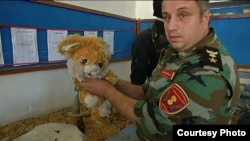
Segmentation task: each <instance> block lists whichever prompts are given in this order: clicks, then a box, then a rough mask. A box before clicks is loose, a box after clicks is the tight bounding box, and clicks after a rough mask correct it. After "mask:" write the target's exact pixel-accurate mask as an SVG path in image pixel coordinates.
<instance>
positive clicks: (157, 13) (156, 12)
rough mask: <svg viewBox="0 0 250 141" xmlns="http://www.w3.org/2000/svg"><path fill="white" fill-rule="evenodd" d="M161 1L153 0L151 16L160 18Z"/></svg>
mask: <svg viewBox="0 0 250 141" xmlns="http://www.w3.org/2000/svg"><path fill="white" fill-rule="evenodd" d="M161 3H162V0H153V10H154V13H153V16H156V17H159V18H162V11H161Z"/></svg>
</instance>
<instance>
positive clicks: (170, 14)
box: [162, 0, 210, 51]
mask: <svg viewBox="0 0 250 141" xmlns="http://www.w3.org/2000/svg"><path fill="white" fill-rule="evenodd" d="M162 13H163V19H164V28H165V33H166V36H167V39H168V41H169V42H170V43H171V45H172V46H173V48H174V49H176V50H177V51H185V50H188V49H190V48H192V47H193V46H194V45H195V44H196V43H198V42H199V41H200V40H201V39H202V38H203V37H204V36H206V35H207V33H208V30H209V18H210V12H209V11H206V12H205V13H204V14H203V15H202V16H201V14H200V8H199V6H198V5H197V3H196V2H195V1H191V0H183V1H179V0H178V1H177V0H176V1H174V0H165V1H163V3H162Z"/></svg>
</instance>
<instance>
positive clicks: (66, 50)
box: [58, 34, 111, 81]
mask: <svg viewBox="0 0 250 141" xmlns="http://www.w3.org/2000/svg"><path fill="white" fill-rule="evenodd" d="M58 52H59V53H61V54H63V55H64V56H66V57H67V68H68V70H69V73H70V75H71V76H72V77H74V78H76V79H77V80H79V81H82V80H84V79H85V78H93V79H95V78H103V77H104V76H105V75H106V74H107V71H108V66H109V61H110V59H111V51H110V46H109V45H108V44H107V43H106V42H105V41H104V40H103V39H102V38H100V37H92V36H81V35H79V34H72V35H69V36H68V37H66V38H65V39H63V40H62V41H61V42H60V43H59V45H58Z"/></svg>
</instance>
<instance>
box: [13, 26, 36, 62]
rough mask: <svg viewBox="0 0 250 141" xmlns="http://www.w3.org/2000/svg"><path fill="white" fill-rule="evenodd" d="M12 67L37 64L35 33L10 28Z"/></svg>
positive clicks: (30, 30)
mask: <svg viewBox="0 0 250 141" xmlns="http://www.w3.org/2000/svg"><path fill="white" fill-rule="evenodd" d="M11 39H12V45H13V63H14V66H17V65H24V64H31V63H37V62H39V58H38V48H37V31H36V29H28V28H11Z"/></svg>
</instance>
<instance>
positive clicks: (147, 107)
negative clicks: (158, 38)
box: [134, 68, 232, 138]
mask: <svg viewBox="0 0 250 141" xmlns="http://www.w3.org/2000/svg"><path fill="white" fill-rule="evenodd" d="M166 81H167V80H166ZM229 93H230V90H229V89H228V83H227V81H226V80H225V79H224V78H223V77H222V76H221V75H220V74H219V73H218V72H216V71H213V70H206V69H202V68H199V69H193V70H191V71H186V72H185V71H184V72H182V73H180V74H178V75H176V76H175V78H174V80H173V81H172V82H170V83H169V84H168V85H166V86H165V88H163V89H162V90H161V91H159V92H158V95H157V97H153V98H151V99H150V100H148V101H139V102H138V103H136V105H135V107H134V108H135V115H136V122H137V125H138V127H139V128H138V129H139V131H138V132H140V134H142V135H144V136H146V137H148V138H154V137H155V136H158V135H166V136H168V135H170V133H171V131H172V126H173V125H175V124H228V123H229V122H230V119H231V117H232V113H231V112H229V111H228V109H227V106H228V105H230V102H231V101H230V99H231V98H230V97H229Z"/></svg>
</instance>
